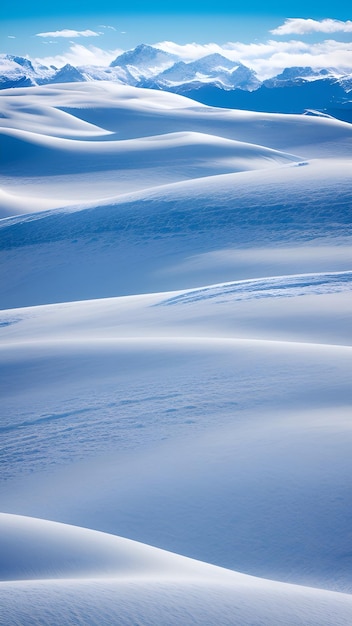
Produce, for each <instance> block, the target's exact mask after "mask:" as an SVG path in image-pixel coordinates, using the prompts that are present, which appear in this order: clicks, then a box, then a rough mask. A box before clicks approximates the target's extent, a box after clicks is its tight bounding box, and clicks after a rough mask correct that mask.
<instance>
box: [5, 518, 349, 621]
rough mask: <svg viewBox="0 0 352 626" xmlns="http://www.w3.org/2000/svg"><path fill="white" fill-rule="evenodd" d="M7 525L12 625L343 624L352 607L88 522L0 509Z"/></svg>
mask: <svg viewBox="0 0 352 626" xmlns="http://www.w3.org/2000/svg"><path fill="white" fill-rule="evenodd" d="M0 527H1V537H2V539H1V547H2V553H3V554H4V555H5V561H8V568H7V579H6V582H0V599H1V606H2V617H1V618H0V620H1V621H0V623H1V624H4V625H5V624H6V625H7V626H14V625H15V624H19V623H21V624H24V623H25V624H26V626H27V625H28V626H32V625H33V626H34V625H35V624H38V623H45V624H46V625H48V626H54V625H56V624H58V623H61V624H67V625H71V624H72V625H76V624H86V625H92V626H93V625H97V624H99V625H104V626H105V625H106V626H107V625H108V624H109V625H111V624H121V625H126V626H127V624H131V623H139V624H141V625H148V626H152V625H153V626H164V625H165V624H171V625H175V626H176V625H178V624H180V623H182V624H185V625H186V626H188V625H189V626H191V624H199V625H202V626H203V625H209V626H210V625H212V624H215V623H221V624H224V625H232V624H235V623H236V624H237V623H238V624H241V626H242V625H243V626H251V625H252V624H254V623H259V622H258V620H260V623H261V624H263V625H264V626H279V625H281V624H287V625H288V626H300V625H301V624H302V623H303V621H304V624H306V625H307V626H316V625H317V624H319V626H325V625H326V626H328V625H329V624H331V623H332V620H333V623H334V624H336V626H339V625H341V626H343V625H345V624H347V623H348V621H347V620H348V616H349V614H350V612H351V610H352V598H351V597H350V596H347V595H344V594H336V593H332V592H327V591H321V590H319V589H310V588H307V587H295V586H292V585H285V584H281V583H274V582H271V581H268V580H261V579H257V578H252V577H250V576H245V575H242V574H237V573H235V572H229V571H227V570H224V569H221V568H217V567H213V566H209V565H207V564H205V563H200V562H197V561H193V560H191V559H186V558H184V557H180V556H178V555H175V554H171V553H168V552H164V551H161V550H157V549H155V548H151V547H149V546H146V545H143V544H138V543H135V542H132V541H128V540H126V539H121V538H120V537H114V536H111V535H106V534H103V533H98V532H94V531H90V530H86V529H83V528H75V527H72V526H66V525H63V524H57V523H54V522H47V521H44V520H39V519H31V518H20V517H17V516H13V515H1V516H0ZM19 547H20V548H21V550H19Z"/></svg>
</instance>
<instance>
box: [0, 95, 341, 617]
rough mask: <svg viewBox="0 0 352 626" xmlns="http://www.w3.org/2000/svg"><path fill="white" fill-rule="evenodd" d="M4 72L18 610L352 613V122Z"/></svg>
mask: <svg viewBox="0 0 352 626" xmlns="http://www.w3.org/2000/svg"><path fill="white" fill-rule="evenodd" d="M0 97H1V98H2V102H3V111H4V117H3V118H1V127H2V128H1V139H2V141H3V146H6V150H7V152H6V153H4V154H5V163H4V167H3V169H2V174H1V181H0V182H1V186H2V195H1V198H2V200H3V215H6V216H8V217H6V218H5V219H2V220H0V268H1V269H0V306H1V308H2V310H1V311H0V342H1V343H0V389H1V415H0V435H1V456H0V464H1V473H0V476H1V478H0V501H1V509H2V511H4V512H6V513H7V514H4V515H2V516H0V526H1V530H2V533H1V535H0V542H2V549H1V550H0V554H1V558H0V571H1V577H2V579H3V580H2V582H1V583H0V597H1V600H0V602H1V607H2V609H1V610H2V613H0V623H1V624H6V626H7V625H11V624H14V625H15V624H26V626H27V624H28V625H31V624H38V623H43V624H53V625H54V624H57V623H58V622H60V623H65V624H66V623H67V624H126V625H127V624H135V623H141V624H150V625H153V626H155V625H160V626H164V625H165V624H185V625H186V626H188V624H189V625H191V624H200V625H201V624H202V625H203V624H231V625H232V624H239V625H241V626H242V625H247V624H248V626H249V625H251V626H254V624H265V626H272V625H276V624H277V626H279V625H280V626H281V625H282V624H288V625H291V624H292V625H293V624H296V625H301V624H309V625H312V626H320V625H321V624H326V625H328V624H329V625H330V624H334V625H335V624H342V625H346V626H349V624H350V616H351V614H352V610H351V596H350V595H348V594H350V593H351V587H352V582H351V554H352V543H351V531H350V508H351V507H350V476H351V472H352V461H351V458H352V457H351V454H350V450H351V444H352V440H351V434H352V430H351V414H352V410H351V405H352V391H351V374H350V373H351V370H352V341H351V337H352V335H351V323H352V298H351V276H352V273H351V272H352V246H351V200H352V186H351V158H350V148H351V139H352V132H351V129H352V127H351V126H350V125H348V124H345V123H342V122H338V121H336V120H333V119H330V118H319V117H309V116H301V117H300V116H285V115H270V114H262V113H246V112H236V111H226V110H219V109H212V108H209V107H205V106H201V105H198V104H196V103H194V102H192V101H190V100H187V99H186V98H182V97H178V96H175V95H172V94H166V93H162V92H152V91H151V90H149V91H145V90H138V89H134V88H130V87H121V86H117V85H114V84H111V83H110V84H106V83H101V84H96V83H94V84H88V83H85V84H74V85H73V84H71V85H55V86H48V87H40V88H39V87H38V88H33V89H25V90H24V89H21V90H14V91H11V90H8V91H3V92H2V94H1V96H0ZM15 514H16V515H15ZM17 515H18V516H31V517H30V518H29V517H17ZM45 520H53V521H52V522H49V521H45ZM54 521H55V522H62V523H64V524H65V525H62V524H58V523H54ZM67 524H75V525H76V526H77V527H76V528H72V527H69V526H67ZM87 528H91V529H95V531H104V532H106V533H111V534H112V535H114V536H111V535H104V534H101V533H99V532H93V530H87ZM122 537H125V538H126V539H122ZM128 539H129V540H135V541H138V542H140V543H139V544H136V543H134V542H133V541H128ZM147 544H149V545H147ZM149 546H157V548H159V549H163V550H167V551H171V552H172V553H174V554H170V552H162V551H160V550H158V549H156V548H152V547H149ZM178 555H183V556H178ZM185 557H191V558H192V559H196V561H192V560H190V559H189V558H185ZM210 564H212V565H210ZM215 566H216V567H215ZM219 566H220V567H219ZM221 568H228V569H227V570H226V569H221ZM228 570H232V571H228ZM238 572H241V573H238ZM246 574H247V575H250V576H246ZM258 577H263V579H260V578H258ZM264 579H266V580H264ZM273 581H276V582H273ZM287 583H291V584H287ZM292 583H296V584H299V585H303V586H301V587H299V586H295V585H294V584H292ZM313 587H314V589H313ZM319 588H320V589H319ZM325 590H329V591H325ZM335 591H339V592H340V593H339V594H337V593H334V592H335ZM341 592H342V593H341Z"/></svg>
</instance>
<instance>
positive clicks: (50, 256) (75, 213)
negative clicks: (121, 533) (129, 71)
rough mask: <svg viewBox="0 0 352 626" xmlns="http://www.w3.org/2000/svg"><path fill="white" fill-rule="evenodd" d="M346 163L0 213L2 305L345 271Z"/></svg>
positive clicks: (348, 193)
mask: <svg viewBox="0 0 352 626" xmlns="http://www.w3.org/2000/svg"><path fill="white" fill-rule="evenodd" d="M350 165H351V164H350V162H349V161H348V160H346V161H345V160H341V161H339V160H336V161H335V160H331V159H327V160H322V161H319V160H313V161H311V162H310V163H309V164H308V165H305V166H304V167H299V166H297V165H295V164H294V165H289V166H284V167H277V168H275V169H269V170H265V171H254V172H242V173H241V172H240V173H237V174H228V175H224V176H214V177H208V178H205V179H198V180H195V181H186V182H182V183H177V184H174V185H167V186H163V187H160V188H157V189H153V190H145V191H143V192H142V191H138V192H135V193H133V194H128V195H127V196H122V197H118V198H113V199H110V200H108V201H100V202H99V203H96V202H93V203H86V204H79V205H72V206H70V207H66V208H64V209H62V210H50V211H46V212H41V213H34V214H30V215H28V216H16V217H13V218H8V219H5V220H2V221H1V223H0V241H1V251H0V267H1V268H2V269H1V275H0V292H1V296H0V302H1V306H2V308H8V307H14V306H16V307H18V306H27V305H33V304H45V303H50V302H57V301H62V302H63V301H67V300H77V299H91V298H96V297H109V296H116V295H128V294H137V293H148V292H158V291H167V290H173V289H185V288H191V287H197V286H199V287H200V286H202V285H207V284H209V283H219V282H226V281H231V280H236V279H241V278H243V279H244V278H250V277H256V276H258V275H259V276H263V277H265V276H270V275H280V274H285V275H286V274H289V273H292V274H296V273H301V272H303V273H305V272H319V271H332V270H333V271H334V270H336V271H339V270H346V269H348V267H349V263H350V262H351V244H350V241H351V239H350V237H351V211H350V206H351V202H352V196H351V187H350V171H351V170H350ZM44 257H45V263H43V258H44ZM258 271H259V274H258Z"/></svg>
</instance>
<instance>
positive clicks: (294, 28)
mask: <svg viewBox="0 0 352 626" xmlns="http://www.w3.org/2000/svg"><path fill="white" fill-rule="evenodd" d="M270 32H271V34H272V35H309V34H311V33H352V21H350V20H347V21H346V22H342V21H341V20H333V19H325V20H312V19H303V18H298V17H293V18H289V19H287V20H285V22H284V23H283V24H282V25H281V26H279V27H278V28H274V30H271V31H270Z"/></svg>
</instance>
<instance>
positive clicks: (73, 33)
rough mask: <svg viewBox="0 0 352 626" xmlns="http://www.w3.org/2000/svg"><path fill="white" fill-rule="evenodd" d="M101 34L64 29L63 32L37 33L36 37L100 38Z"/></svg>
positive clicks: (92, 31)
mask: <svg viewBox="0 0 352 626" xmlns="http://www.w3.org/2000/svg"><path fill="white" fill-rule="evenodd" d="M100 35H101V33H96V32H95V31H94V30H71V29H70V28H64V29H63V30H54V31H49V32H47V33H37V34H36V35H35V36H36V37H45V38H48V37H64V38H69V39H73V38H75V37H99V36H100Z"/></svg>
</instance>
